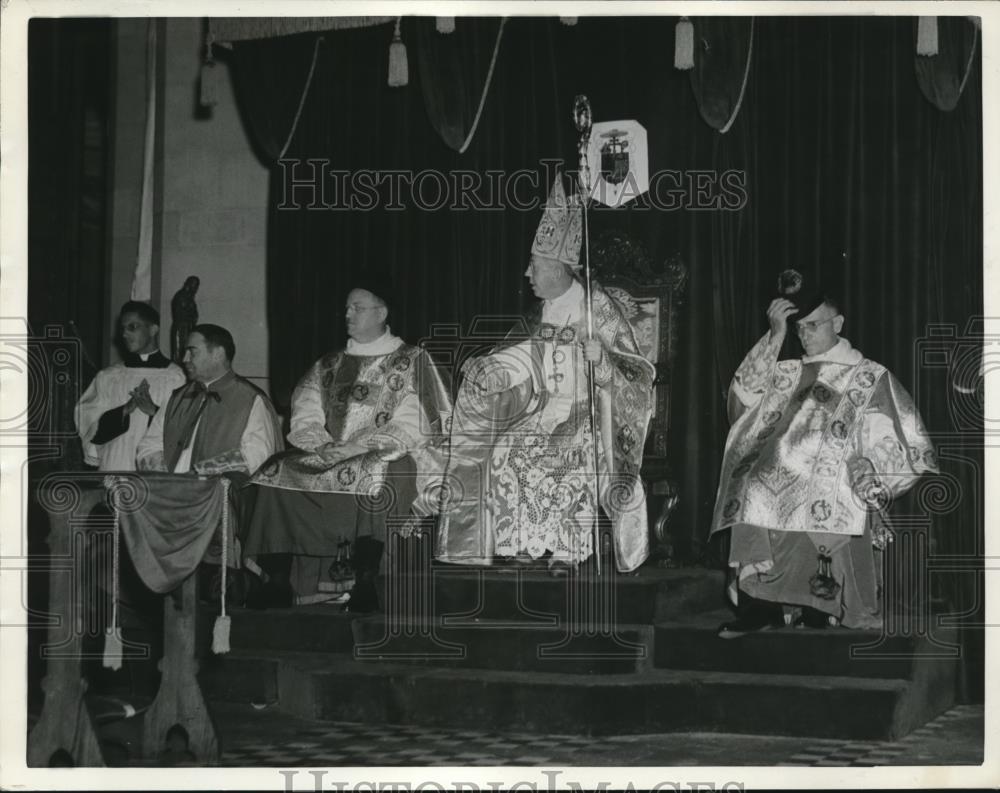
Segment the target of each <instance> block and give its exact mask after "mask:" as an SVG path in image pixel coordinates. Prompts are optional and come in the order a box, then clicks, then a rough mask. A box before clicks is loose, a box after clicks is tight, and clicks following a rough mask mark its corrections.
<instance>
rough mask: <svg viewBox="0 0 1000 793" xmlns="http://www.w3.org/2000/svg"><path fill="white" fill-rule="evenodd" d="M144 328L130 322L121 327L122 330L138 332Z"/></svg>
mask: <svg viewBox="0 0 1000 793" xmlns="http://www.w3.org/2000/svg"><path fill="white" fill-rule="evenodd" d="M144 327H145V325H144V324H143V323H141V322H130V323H128V325H122V330H139V329H140V328H144Z"/></svg>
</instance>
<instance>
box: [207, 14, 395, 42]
mask: <svg viewBox="0 0 1000 793" xmlns="http://www.w3.org/2000/svg"><path fill="white" fill-rule="evenodd" d="M395 21H396V17H209V20H208V30H209V34H210V35H211V36H212V37H213V38H214V39H215V40H216V41H217V42H223V43H230V42H235V41H251V40H253V39H272V38H275V37H277V36H291V35H294V34H296V33H325V32H326V31H328V30H354V29H355V28H366V27H371V26H372V25H384V24H386V23H387V22H395Z"/></svg>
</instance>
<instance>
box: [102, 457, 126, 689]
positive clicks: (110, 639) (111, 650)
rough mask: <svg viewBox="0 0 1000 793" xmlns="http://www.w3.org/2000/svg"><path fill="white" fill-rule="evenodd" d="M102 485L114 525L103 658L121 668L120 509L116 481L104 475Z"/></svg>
mask: <svg viewBox="0 0 1000 793" xmlns="http://www.w3.org/2000/svg"><path fill="white" fill-rule="evenodd" d="M104 486H105V488H107V489H108V490H109V491H110V496H111V508H112V510H113V511H114V525H113V526H112V529H111V625H110V626H108V628H107V629H106V630H105V631H104V660H103V662H102V663H103V665H104V667H105V668H106V669H114V670H118V669H121V668H122V629H121V628H119V627H118V565H119V564H120V553H121V552H120V550H119V547H118V543H119V539H118V536H119V533H120V529H121V509H120V508H119V504H118V482H117V480H116V479H115V478H114V477H113V476H108V477H105V479H104Z"/></svg>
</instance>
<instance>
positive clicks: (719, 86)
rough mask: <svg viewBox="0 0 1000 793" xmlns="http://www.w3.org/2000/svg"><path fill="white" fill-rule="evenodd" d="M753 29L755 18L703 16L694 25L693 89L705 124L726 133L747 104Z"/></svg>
mask: <svg viewBox="0 0 1000 793" xmlns="http://www.w3.org/2000/svg"><path fill="white" fill-rule="evenodd" d="M753 29H754V20H753V17H751V18H750V19H746V18H723V17H699V18H698V19H697V20H696V21H695V22H694V68H693V69H691V72H690V74H691V90H692V91H694V96H695V99H696V100H697V102H698V110H699V112H700V113H701V117H702V118H703V119H705V123H706V124H708V125H709V126H710V127H712V128H713V129H717V130H718V131H719V132H721V133H723V134H724V133H726V132H728V131H729V128H730V127H731V126H732V124H733V122H734V121H735V120H736V116H737V114H738V113H739V111H740V107H741V106H742V104H743V96H744V93H745V92H746V85H747V80H748V79H749V75H750V62H751V58H752V56H753Z"/></svg>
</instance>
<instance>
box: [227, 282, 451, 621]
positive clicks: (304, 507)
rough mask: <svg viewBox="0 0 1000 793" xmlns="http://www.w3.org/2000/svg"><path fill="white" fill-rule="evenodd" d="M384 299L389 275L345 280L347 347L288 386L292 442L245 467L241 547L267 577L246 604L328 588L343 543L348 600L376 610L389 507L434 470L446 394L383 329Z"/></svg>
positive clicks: (411, 351)
mask: <svg viewBox="0 0 1000 793" xmlns="http://www.w3.org/2000/svg"><path fill="white" fill-rule="evenodd" d="M391 308H392V306H391V303H390V300H389V297H388V288H387V286H384V285H377V286H376V285H372V284H366V285H365V288H361V287H359V288H356V289H353V290H352V291H351V292H350V294H349V295H348V296H347V301H346V306H345V309H346V326H347V333H348V336H349V339H348V342H347V347H346V348H345V349H341V350H336V351H333V352H330V353H328V354H327V355H324V356H323V357H322V358H320V359H319V360H318V361H316V363H315V364H314V365H313V366H312V367H311V368H310V369H309V371H308V372H306V374H305V375H304V376H303V378H302V379H301V381H300V382H299V384H298V386H297V387H296V389H295V392H294V393H293V395H292V417H291V431H290V432H289V435H288V440H289V442H290V443H291V444H292V445H293V446H294V447H296V451H290V452H287V453H285V454H283V455H279V456H278V457H276V458H275V459H273V460H271V461H269V462H268V463H267V464H266V465H265V466H264V467H263V468H262V469H261V470H260V471H259V472H258V474H257V475H256V476H255V477H254V479H253V484H254V485H256V486H257V495H256V505H255V508H254V512H253V516H252V519H251V521H250V530H249V535H248V538H247V544H246V548H245V555H246V556H248V557H250V558H251V560H252V561H253V563H255V564H258V565H259V566H260V568H262V570H263V571H264V573H265V575H266V577H267V579H268V581H267V583H266V584H265V586H264V587H263V588H262V590H260V593H259V596H258V597H255V598H254V600H253V601H252V602H249V605H251V606H255V607H268V606H282V605H290V604H291V603H292V602H293V601H294V602H297V603H311V602H318V601H321V600H329V599H332V598H334V597H336V596H337V595H338V593H339V589H340V587H339V585H338V580H337V578H338V576H337V573H336V570H337V569H339V570H340V573H343V572H344V570H343V566H342V565H341V566H340V567H339V568H338V566H337V565H332V566H331V562H332V561H333V559H332V557H334V556H335V555H336V553H337V551H338V548H340V547H343V546H344V545H345V544H347V543H350V544H352V545H353V567H354V569H355V581H354V583H353V588H352V591H351V593H350V595H349V599H348V600H347V604H346V609H347V610H350V611H360V612H364V611H371V610H374V609H375V608H377V607H378V599H377V593H376V589H375V580H376V576H377V575H378V572H379V569H380V565H381V563H382V557H383V550H384V545H385V532H386V523H387V520H388V518H389V513H390V512H392V513H393V514H397V513H398V514H399V515H401V516H402V518H401V520H405V517H406V516H407V515H408V514H409V508H410V504H411V503H412V502H413V500H414V499H415V497H416V494H417V492H418V490H420V491H422V490H424V489H425V488H426V486H427V484H428V482H429V481H430V480H432V479H435V478H436V479H437V481H440V476H441V470H442V468H443V458H442V456H441V455H440V453H439V451H438V447H439V446H440V444H441V442H442V440H443V434H442V431H443V424H444V420H445V418H446V416H447V414H448V413H449V412H450V398H449V396H448V392H447V390H446V389H445V387H444V385H443V383H442V382H441V380H440V377H439V375H438V372H437V369H436V368H435V366H434V364H433V363H432V361H431V359H430V357H429V356H428V355H427V353H426V352H424V351H423V350H421V349H419V348H418V347H414V346H412V345H410V344H407V343H405V342H404V341H403V340H402V339H401V338H399V337H398V336H394V335H393V333H392V331H391V329H390V328H389V325H388V317H389V312H390V310H391ZM384 488H385V489H384ZM386 489H387V490H391V491H392V493H393V496H392V497H391V498H390V499H389V502H391V504H390V505H389V506H385V504H383V502H382V499H383V496H384V495H385V493H386V492H387V490H386ZM380 504H381V505H382V506H380ZM383 507H384V508H383ZM343 577H344V578H346V577H347V576H343Z"/></svg>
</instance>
